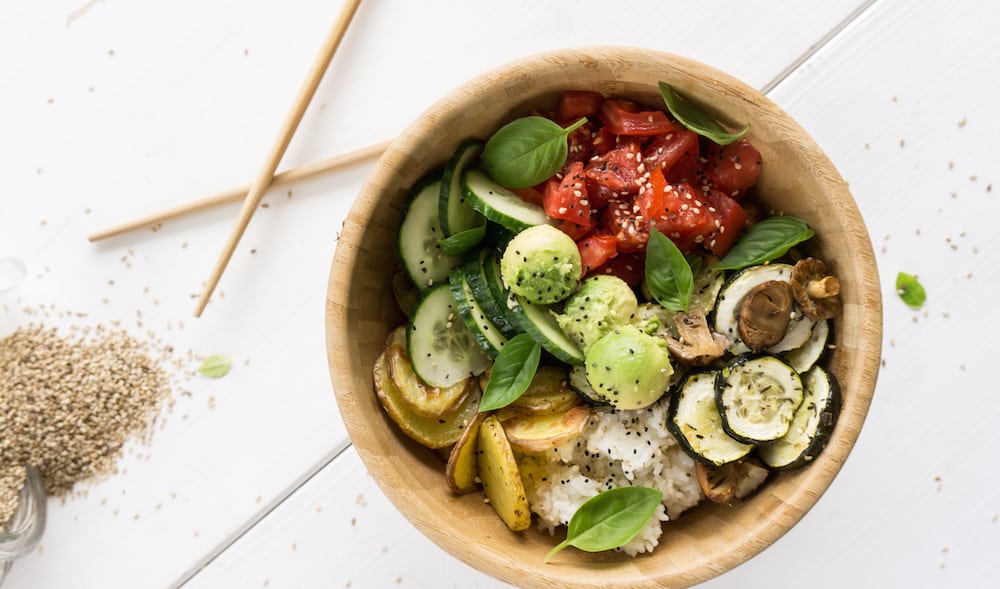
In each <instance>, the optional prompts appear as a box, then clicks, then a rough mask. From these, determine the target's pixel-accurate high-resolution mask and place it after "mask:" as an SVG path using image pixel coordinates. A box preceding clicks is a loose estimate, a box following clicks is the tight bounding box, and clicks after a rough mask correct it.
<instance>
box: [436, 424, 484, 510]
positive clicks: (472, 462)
mask: <svg viewBox="0 0 1000 589" xmlns="http://www.w3.org/2000/svg"><path fill="white" fill-rule="evenodd" d="M485 417H486V414H485V413H479V414H477V415H476V417H475V419H473V420H472V421H471V422H470V423H469V425H468V427H466V428H465V431H464V432H462V437H460V438H459V439H458V441H457V442H455V445H454V446H452V448H451V454H449V455H448V464H447V466H445V469H444V476H445V479H446V480H447V481H448V486H449V487H450V488H451V490H452V491H453V492H455V493H458V494H463V493H471V492H472V491H475V490H476V487H478V486H479V484H478V483H479V481H477V480H476V477H477V476H478V475H479V468H478V466H477V465H476V454H478V450H479V426H480V424H482V423H483V419H484V418H485Z"/></svg>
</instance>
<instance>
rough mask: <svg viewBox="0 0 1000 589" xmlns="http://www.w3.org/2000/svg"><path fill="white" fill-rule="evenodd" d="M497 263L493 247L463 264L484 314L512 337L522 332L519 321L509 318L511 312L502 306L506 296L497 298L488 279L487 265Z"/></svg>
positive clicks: (505, 334) (482, 250) (463, 269)
mask: <svg viewBox="0 0 1000 589" xmlns="http://www.w3.org/2000/svg"><path fill="white" fill-rule="evenodd" d="M487 264H491V265H492V264H497V261H496V254H495V253H494V252H493V251H491V248H483V249H481V250H480V251H479V252H477V253H475V254H473V255H471V256H470V258H469V259H468V260H467V261H466V262H465V264H464V265H463V266H462V271H463V272H464V273H465V280H466V281H467V282H468V283H469V287H470V288H471V289H472V296H473V297H474V298H475V299H476V302H478V303H479V306H480V307H482V309H483V314H484V315H486V318H487V319H488V320H489V321H490V322H491V323H492V324H493V325H496V327H497V329H499V330H500V333H502V334H503V335H504V337H507V338H511V337H514V336H515V335H517V334H518V333H520V332H521V330H520V328H518V327H517V322H516V321H514V322H512V321H510V320H509V312H508V311H505V310H504V309H502V308H501V302H502V301H506V300H507V299H506V297H504V298H501V299H497V298H496V297H495V296H494V295H493V291H492V290H490V285H489V284H487V281H486V265H487Z"/></svg>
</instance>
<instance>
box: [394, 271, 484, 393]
mask: <svg viewBox="0 0 1000 589" xmlns="http://www.w3.org/2000/svg"><path fill="white" fill-rule="evenodd" d="M406 350H407V352H408V353H409V355H410V363H411V364H412V366H413V371H414V372H416V373H417V376H419V377H420V380H422V381H424V382H425V383H427V384H429V385H431V386H432V387H450V386H451V385H453V384H455V383H457V382H459V381H462V380H465V379H466V378H468V377H470V376H478V375H480V374H482V373H483V371H484V370H486V367H487V366H489V364H490V359H489V357H488V356H487V355H486V353H485V352H483V349H482V348H481V347H480V346H479V344H478V343H476V340H475V338H473V336H472V333H470V332H469V328H468V327H466V325H465V322H464V321H462V319H461V317H460V316H459V313H458V304H457V303H456V302H455V298H454V297H453V296H452V294H451V288H450V286H449V285H448V284H439V285H437V286H433V287H431V288H430V289H428V290H427V291H426V292H425V293H424V294H423V296H422V297H421V298H420V300H419V301H417V306H416V308H415V309H414V310H413V317H412V318H411V319H410V323H409V325H408V326H407V329H406Z"/></svg>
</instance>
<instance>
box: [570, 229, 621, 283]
mask: <svg viewBox="0 0 1000 589" xmlns="http://www.w3.org/2000/svg"><path fill="white" fill-rule="evenodd" d="M576 246H577V248H578V249H579V250H580V260H581V261H582V263H583V274H584V276H586V275H587V274H589V273H590V272H591V271H592V270H594V269H596V268H598V267H600V266H603V265H604V264H605V263H607V261H608V260H610V259H611V258H613V257H615V256H616V255H618V240H617V239H615V238H614V237H613V236H611V235H600V234H598V235H591V236H589V237H586V238H584V239H582V240H580V241H579V242H578V243H577V244H576Z"/></svg>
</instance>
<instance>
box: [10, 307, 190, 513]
mask: <svg viewBox="0 0 1000 589" xmlns="http://www.w3.org/2000/svg"><path fill="white" fill-rule="evenodd" d="M153 352H154V350H152V349H151V347H150V345H149V344H146V343H143V342H141V341H139V340H137V339H135V338H134V337H132V336H130V335H129V334H127V333H126V332H124V331H120V330H107V329H105V328H104V327H103V326H98V327H97V329H95V330H94V331H93V332H91V331H90V330H83V331H74V332H73V333H72V334H71V335H70V336H67V337H64V336H61V335H60V334H59V333H57V331H56V330H55V329H52V328H46V327H43V326H37V325H29V326H27V327H25V328H21V329H18V330H17V331H15V332H14V333H12V334H11V335H9V336H7V337H6V338H4V339H2V340H0V432H3V435H2V436H0V473H4V472H7V471H8V470H9V469H14V468H16V467H19V466H21V465H25V464H29V465H32V466H34V467H35V468H37V469H38V471H39V472H40V473H41V475H42V478H43V480H44V483H45V488H46V490H47V491H48V492H49V493H50V494H52V495H56V496H61V497H65V496H66V495H68V494H69V493H70V491H71V490H72V489H73V486H74V485H75V484H76V483H78V482H80V481H84V480H90V479H99V478H101V477H104V476H107V475H109V474H112V473H114V472H115V471H116V462H117V460H118V458H119V457H120V456H121V454H122V449H123V446H124V445H125V443H126V442H127V441H129V440H131V439H136V440H139V441H148V439H149V436H150V435H151V433H152V426H153V425H154V421H155V418H156V416H157V415H158V414H159V412H160V409H161V407H162V405H163V403H164V402H165V401H166V400H167V399H169V397H170V390H171V388H170V378H169V377H168V375H167V373H166V372H165V371H164V370H163V369H162V368H161V367H160V365H159V364H158V362H157V361H156V360H154V359H153V358H152V357H151V353H153ZM21 470H22V471H23V469H21ZM12 480H13V479H12ZM11 484H12V483H11V482H9V481H8V480H7V479H6V478H0V499H2V498H5V497H6V496H7V495H8V494H9V493H10V490H9V489H8V486H9V485H11ZM22 484H23V483H22ZM18 488H20V485H18ZM14 493H15V495H16V489H15V491H14ZM15 500H16V499H15ZM6 508H7V503H6V500H0V516H2V515H3V513H5V509H6Z"/></svg>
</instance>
